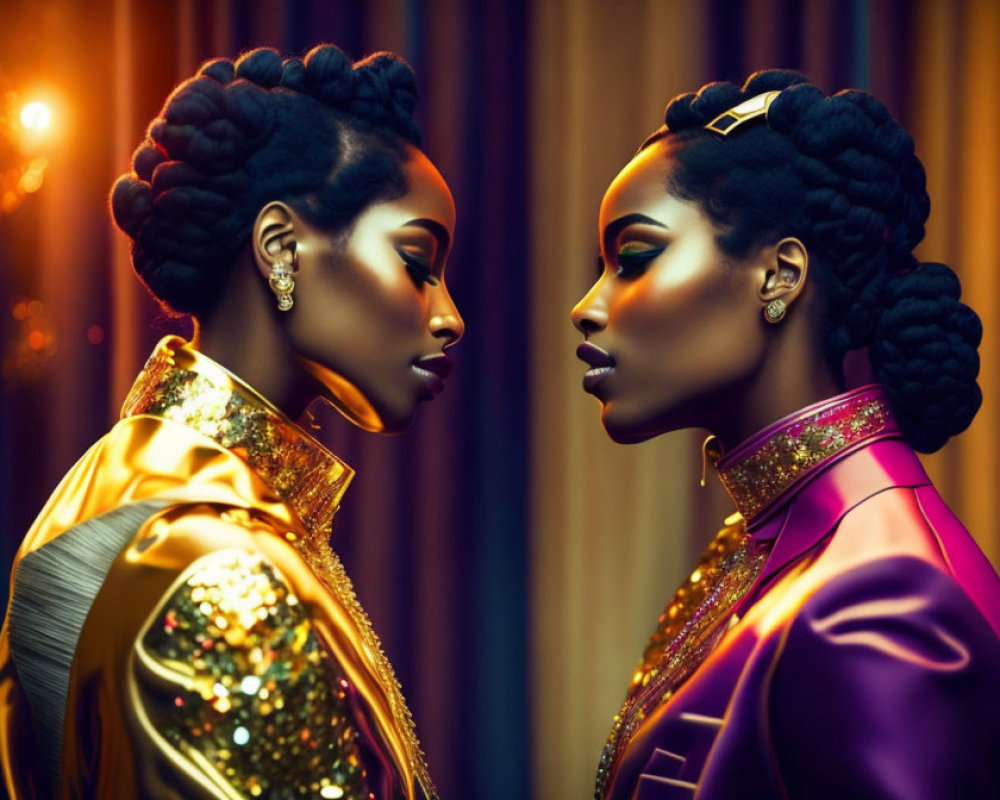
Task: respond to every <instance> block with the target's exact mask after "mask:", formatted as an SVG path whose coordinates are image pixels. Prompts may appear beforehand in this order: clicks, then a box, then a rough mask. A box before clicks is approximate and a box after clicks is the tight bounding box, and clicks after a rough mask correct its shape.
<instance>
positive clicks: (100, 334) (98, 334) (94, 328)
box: [87, 325, 104, 344]
mask: <svg viewBox="0 0 1000 800" xmlns="http://www.w3.org/2000/svg"><path fill="white" fill-rule="evenodd" d="M87 341H88V342H90V343H91V344H100V343H101V342H103V341H104V328H102V327H101V326H100V325H91V326H90V327H89V328H87Z"/></svg>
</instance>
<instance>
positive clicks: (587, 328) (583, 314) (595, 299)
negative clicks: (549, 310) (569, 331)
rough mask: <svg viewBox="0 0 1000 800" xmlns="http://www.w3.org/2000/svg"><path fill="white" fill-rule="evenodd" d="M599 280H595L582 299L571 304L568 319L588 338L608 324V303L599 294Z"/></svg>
mask: <svg viewBox="0 0 1000 800" xmlns="http://www.w3.org/2000/svg"><path fill="white" fill-rule="evenodd" d="M600 286H601V281H597V283H595V284H594V285H593V286H592V287H590V291H589V292H587V294H585V295H584V296H583V299H582V300H581V301H580V302H579V303H577V304H576V305H575V306H573V310H572V311H571V312H570V315H569V316H570V319H571V320H573V325H575V326H576V329H577V330H578V331H580V333H582V334H583V338H584V339H589V338H590V336H591V335H593V334H594V333H597V331H601V330H604V328H606V327H607V325H608V305H607V303H606V302H605V300H604V298H603V297H602V296H601V294H600Z"/></svg>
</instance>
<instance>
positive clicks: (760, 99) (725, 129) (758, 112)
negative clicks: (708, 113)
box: [705, 91, 781, 136]
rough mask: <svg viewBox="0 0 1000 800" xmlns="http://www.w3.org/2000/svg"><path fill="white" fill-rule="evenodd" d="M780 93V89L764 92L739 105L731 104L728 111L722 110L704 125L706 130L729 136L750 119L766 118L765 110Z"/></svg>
mask: <svg viewBox="0 0 1000 800" xmlns="http://www.w3.org/2000/svg"><path fill="white" fill-rule="evenodd" d="M779 94H781V92H780V91H773V92H764V93H763V94H758V95H756V96H754V97H751V98H750V99H749V100H744V101H743V102H742V103H740V104H739V105H735V106H733V107H732V108H731V109H729V110H728V111H723V112H722V113H721V114H719V116H717V117H716V118H715V119H713V120H712V121H711V122H709V123H708V125H706V126H705V129H706V130H710V131H712V132H713V133H718V134H719V135H721V136H729V135H730V134H731V133H732V132H733V131H734V130H736V129H737V128H738V127H740V125H742V124H743V123H745V122H749V121H750V120H753V119H757V118H758V117H764V119H765V120H766V119H767V110H768V109H769V108H770V107H771V103H773V102H774V98H775V97H777V96H778V95H779Z"/></svg>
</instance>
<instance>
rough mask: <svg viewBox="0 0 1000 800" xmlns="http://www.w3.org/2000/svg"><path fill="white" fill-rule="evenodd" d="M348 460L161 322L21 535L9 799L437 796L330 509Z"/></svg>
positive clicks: (6, 706)
mask: <svg viewBox="0 0 1000 800" xmlns="http://www.w3.org/2000/svg"><path fill="white" fill-rule="evenodd" d="M352 476H353V471H352V470H351V469H350V467H348V466H347V465H346V464H344V463H343V462H341V461H340V460H339V459H337V458H336V456H334V455H333V454H332V453H330V452H329V451H328V450H326V449H325V448H324V447H323V446H322V445H320V444H319V443H318V442H317V441H316V440H315V439H313V438H312V437H311V436H309V434H308V433H306V432H305V431H303V430H302V429H301V428H299V427H298V426H296V425H295V424H294V423H293V422H291V421H290V420H289V419H288V418H287V417H285V416H284V415H283V414H282V413H281V412H280V411H279V410H278V409H277V408H275V407H274V406H272V405H271V404H270V403H268V402H267V401H266V400H265V399H264V398H262V397H261V396H260V395H258V394H256V393H255V392H254V391H253V390H252V389H251V388H250V387H248V386H246V385H245V384H243V383H242V382H240V381H239V380H238V379H237V378H235V377H234V376H232V375H231V374H229V373H228V372H226V371H225V370H224V369H223V368H222V367H220V366H219V365H217V364H216V363H214V362H213V361H211V360H210V359H208V358H206V357H205V356H204V355H201V354H199V353H198V352H197V351H195V350H193V349H192V348H191V347H190V346H188V345H187V344H186V343H185V342H184V341H183V340H181V339H178V338H176V337H169V338H167V339H164V340H163V341H162V342H160V344H159V345H158V346H157V349H156V350H155V351H154V353H153V355H152V356H151V357H150V359H149V361H148V362H147V364H146V366H145V368H144V369H143V371H142V373H140V375H139V377H138V379H137V381H136V383H135V385H134V386H133V388H132V390H131V392H130V393H129V396H128V398H127V399H126V401H125V405H124V408H123V411H122V419H121V420H120V421H119V422H118V423H117V424H116V425H115V426H114V428H112V429H111V431H110V432H109V433H108V434H107V435H106V436H104V437H103V438H102V439H101V440H99V441H98V442H97V443H96V444H95V445H94V446H93V447H91V449H90V450H89V451H88V452H87V453H86V454H85V455H84V456H83V457H82V458H81V459H80V460H79V462H77V464H76V465H75V466H74V467H73V468H72V469H71V470H70V471H69V473H68V474H67V475H66V476H65V478H64V479H63V480H62V482H61V483H60V484H59V486H58V488H57V489H56V490H55V492H54V493H53V495H52V497H51V498H50V499H49V501H48V503H47V504H46V505H45V507H44V509H43V510H42V512H41V514H40V515H39V516H38V518H37V520H36V521H35V523H34V524H33V525H32V527H31V529H30V531H29V532H28V535H27V536H26V537H25V539H24V542H23V543H22V545H21V547H20V549H19V550H18V553H17V556H16V558H15V561H14V566H13V570H12V576H11V596H10V604H9V606H8V613H7V617H6V619H5V621H4V627H3V630H2V632H0V759H2V766H3V772H4V779H5V781H6V784H7V789H8V792H9V793H10V796H11V798H13V800H22V798H43V797H58V798H63V797H80V796H90V797H100V798H115V799H116V800H118V799H119V798H131V797H156V798H226V799H227V800H228V799H229V798H245V797H247V798H252V797H274V798H278V797H289V798H290V797H305V796H308V797H319V798H363V799H364V800H368V799H369V798H370V797H379V798H385V797H392V798H405V799H406V800H418V799H419V798H424V797H427V798H434V797H435V791H434V788H433V786H432V784H431V782H430V779H429V778H428V775H427V771H426V767H425V764H424V760H423V756H422V754H421V752H420V747H419V744H418V742H417V739H416V736H415V733H414V730H413V723H412V720H411V718H410V714H409V711H408V710H407V708H406V705H405V701H404V700H403V697H402V695H401V693H400V690H399V685H398V683H397V682H396V679H395V677H394V675H393V672H392V668H391V666H390V665H389V663H388V661H387V660H386V658H385V656H384V655H383V653H382V649H381V646H380V644H379V642H378V639H377V637H376V636H375V634H374V632H373V631H372V629H371V626H370V624H369V622H368V618H367V616H366V615H365V612H364V611H363V609H362V608H361V606H360V605H359V603H358V601H357V599H356V598H355V595H354V591H353V589H352V587H351V583H350V580H349V579H348V577H347V575H346V573H345V572H344V569H343V567H342V566H341V564H340V561H339V560H338V559H337V556H336V555H335V554H334V552H333V551H332V549H331V548H330V545H329V534H330V525H331V522H332V519H333V516H334V514H335V512H336V510H337V508H338V506H339V503H340V499H341V497H342V495H343V493H344V490H345V489H346V488H347V485H348V483H349V482H350V480H351V478H352Z"/></svg>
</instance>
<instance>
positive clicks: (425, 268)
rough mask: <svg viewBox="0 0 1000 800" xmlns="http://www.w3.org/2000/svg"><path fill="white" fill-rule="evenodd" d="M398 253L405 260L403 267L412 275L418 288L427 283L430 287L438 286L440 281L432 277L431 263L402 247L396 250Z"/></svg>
mask: <svg viewBox="0 0 1000 800" xmlns="http://www.w3.org/2000/svg"><path fill="white" fill-rule="evenodd" d="M396 252H397V253H398V254H399V257H400V258H401V259H403V266H404V267H405V268H406V271H407V272H408V273H410V277H411V278H412V279H413V282H414V283H415V284H416V285H417V287H418V288H419V287H420V286H422V285H423V284H425V283H426V284H427V285H428V286H437V285H438V279H437V278H435V277H434V276H433V275H431V265H430V263H429V262H427V261H425V260H424V259H422V258H420V257H419V256H415V255H414V254H413V253H411V252H409V251H408V250H404V249H403V248H401V247H398V248H396Z"/></svg>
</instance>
